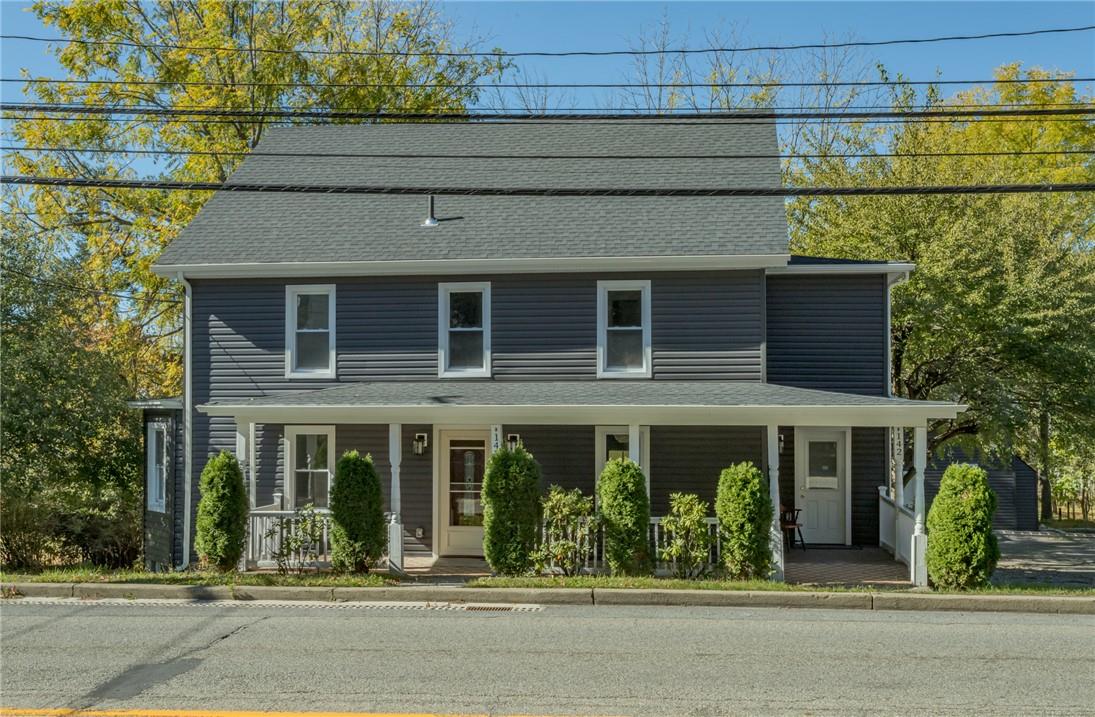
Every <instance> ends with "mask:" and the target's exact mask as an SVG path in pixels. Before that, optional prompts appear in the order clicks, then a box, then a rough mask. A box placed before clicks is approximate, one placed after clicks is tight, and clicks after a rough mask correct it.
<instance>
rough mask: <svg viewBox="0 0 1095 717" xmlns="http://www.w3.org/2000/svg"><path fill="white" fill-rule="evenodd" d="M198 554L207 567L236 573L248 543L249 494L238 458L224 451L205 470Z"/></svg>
mask: <svg viewBox="0 0 1095 717" xmlns="http://www.w3.org/2000/svg"><path fill="white" fill-rule="evenodd" d="M199 485H200V488H201V500H200V501H198V517H197V520H196V521H195V536H194V550H196V551H197V553H198V557H199V558H200V559H201V563H202V564H203V565H208V566H209V567H212V568H216V569H218V570H223V571H227V570H235V569H236V567H237V566H238V565H239V562H240V557H241V556H242V555H243V544H244V541H245V540H246V539H247V493H246V491H245V490H244V487H243V471H241V470H240V464H239V462H238V461H237V460H236V457H235V456H234V455H232V454H231V453H229V452H228V451H221V452H220V453H218V454H217V455H215V456H213V457H212V458H210V459H209V462H208V463H206V464H205V468H204V469H202V475H201V483H200V484H199Z"/></svg>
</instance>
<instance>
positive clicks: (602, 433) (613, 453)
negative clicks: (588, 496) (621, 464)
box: [594, 426, 650, 495]
mask: <svg viewBox="0 0 1095 717" xmlns="http://www.w3.org/2000/svg"><path fill="white" fill-rule="evenodd" d="M596 440H597V455H596V456H595V458H596V460H595V465H596V466H597V475H596V476H595V479H594V482H596V481H599V480H600V479H601V472H602V471H604V469H605V464H606V463H608V462H609V461H611V460H614V459H616V458H630V457H631V435H630V431H629V430H628V428H627V426H597V430H596ZM639 467H641V468H642V471H643V475H644V476H646V492H647V495H649V494H650V426H639Z"/></svg>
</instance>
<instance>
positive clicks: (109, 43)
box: [0, 25, 1095, 57]
mask: <svg viewBox="0 0 1095 717" xmlns="http://www.w3.org/2000/svg"><path fill="white" fill-rule="evenodd" d="M1093 29H1095V25H1083V26H1079V27H1060V28H1048V29H1043V30H1025V31H1019V32H991V33H982V34H977V35H942V36H937V37H919V38H904V39H896V40H854V41H848V42H819V43H805V44H792V45H754V46H742V47H705V48H674V49H661V50H570V51H524V52H506V51H503V50H489V51H471V50H461V51H437V50H434V51H427V50H420V51H406V50H321V49H314V48H300V49H291V50H289V49H275V48H268V47H214V46H197V45H179V44H172V43H156V42H149V43H142V42H132V41H128V40H89V39H85V38H66V37H40V36H34V35H9V34H5V35H0V39H4V40H27V41H31V42H52V43H71V44H81V45H97V46H106V47H132V48H136V49H160V50H185V51H190V52H237V53H245V54H250V53H266V54H278V55H284V54H290V55H297V54H309V55H335V56H365V57H611V56H643V55H692V54H714V53H734V52H783V51H790V50H820V49H830V48H845V47H880V46H883V45H916V44H924V43H934V42H958V41H968V40H988V39H994V38H1005V37H1033V36H1036V35H1055V34H1064V33H1072V32H1086V31H1089V30H1093Z"/></svg>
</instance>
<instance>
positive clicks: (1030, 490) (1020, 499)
mask: <svg viewBox="0 0 1095 717" xmlns="http://www.w3.org/2000/svg"><path fill="white" fill-rule="evenodd" d="M963 462H968V463H975V464H979V465H980V466H981V467H982V468H984V469H985V472H986V473H988V479H989V487H990V488H992V491H993V492H994V493H995V494H996V514H995V515H994V516H993V519H992V526H993V527H994V528H996V529H997V530H1037V529H1038V503H1037V497H1036V496H1037V490H1038V488H1037V485H1038V483H1037V481H1038V477H1037V474H1036V473H1035V472H1034V470H1033V469H1031V467H1030V466H1028V465H1027V464H1026V463H1024V462H1023V461H1021V460H1019V459H1018V458H1016V459H1013V460H1012V461H1011V463H1010V464H1006V463H1001V462H995V461H978V460H976V458H970V457H969V456H968V455H966V454H965V452H963V451H962V450H961V449H958V448H955V447H953V446H952V447H949V448H948V449H947V450H946V455H945V456H944V457H943V458H939V459H936V460H933V461H931V462H930V463H929V464H928V467H927V469H926V470H925V471H924V497H925V499H926V500H927V503H928V506H929V509H930V506H931V504H932V501H933V500H935V496H936V495H938V493H939V481H940V480H941V478H942V477H943V473H944V471H945V470H946V469H947V467H948V466H949V465H951V464H952V463H963Z"/></svg>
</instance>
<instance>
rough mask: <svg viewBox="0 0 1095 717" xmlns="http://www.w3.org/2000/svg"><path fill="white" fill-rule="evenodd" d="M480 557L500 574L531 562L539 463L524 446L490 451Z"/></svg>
mask: <svg viewBox="0 0 1095 717" xmlns="http://www.w3.org/2000/svg"><path fill="white" fill-rule="evenodd" d="M482 499H483V556H484V557H485V558H486V559H487V563H489V564H490V567H491V570H493V571H494V572H496V573H498V574H500V575H523V574H524V573H527V572H528V571H529V569H530V568H531V567H532V565H533V561H534V553H535V551H536V543H537V541H538V538H539V536H538V535H537V532H538V530H539V527H540V464H539V463H537V462H536V459H535V458H533V456H532V454H531V453H529V452H528V451H526V450H525V448H524V446H517V448H515V449H512V450H511V449H509V448H500V449H498V450H496V451H494V452H493V453H491V456H490V460H488V461H487V469H486V473H485V475H484V476H483V492H482Z"/></svg>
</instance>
